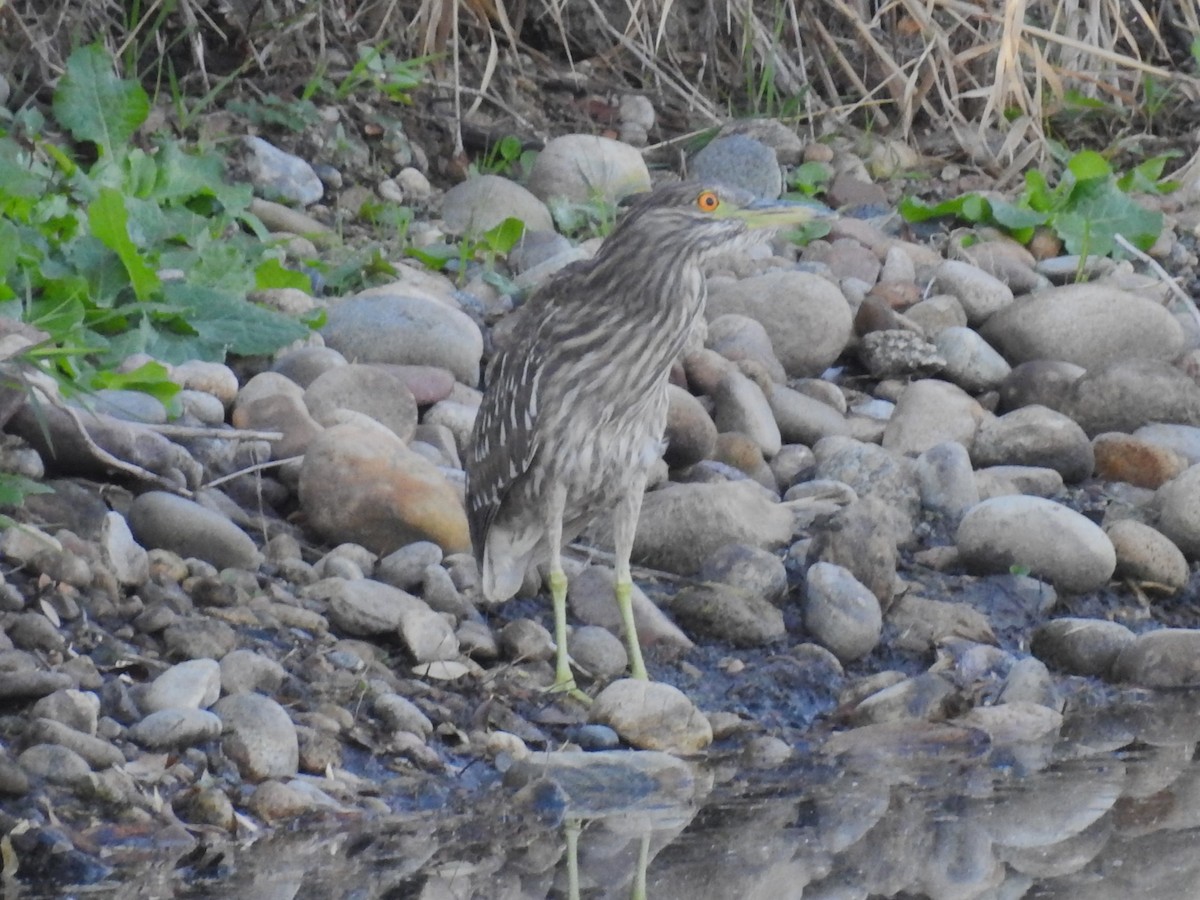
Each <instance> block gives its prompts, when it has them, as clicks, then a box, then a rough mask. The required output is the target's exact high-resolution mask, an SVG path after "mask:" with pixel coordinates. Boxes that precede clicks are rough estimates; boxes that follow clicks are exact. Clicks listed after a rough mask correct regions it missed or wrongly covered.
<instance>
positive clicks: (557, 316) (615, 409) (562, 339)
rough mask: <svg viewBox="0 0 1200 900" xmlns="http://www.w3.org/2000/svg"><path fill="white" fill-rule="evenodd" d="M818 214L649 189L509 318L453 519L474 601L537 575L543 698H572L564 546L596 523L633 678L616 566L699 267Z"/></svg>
mask: <svg viewBox="0 0 1200 900" xmlns="http://www.w3.org/2000/svg"><path fill="white" fill-rule="evenodd" d="M820 215H822V213H821V212H819V211H818V210H817V209H815V208H813V207H810V206H802V205H798V204H784V203H764V202H758V201H751V200H750V199H749V198H748V197H747V196H746V195H743V194H741V193H740V192H733V191H730V190H727V189H725V188H719V187H704V186H698V185H696V184H688V183H683V184H675V185H671V186H668V187H664V188H659V189H658V190H656V191H654V192H653V193H650V194H647V195H645V196H644V197H642V198H639V199H637V200H636V201H635V202H634V205H633V207H632V208H631V209H630V211H629V212H628V213H627V214H626V216H625V218H624V219H622V220H621V222H620V223H619V224H618V225H617V227H616V228H615V229H614V230H613V232H612V234H611V235H609V237H608V238H607V240H605V242H604V244H603V246H602V247H601V249H600V251H599V253H598V254H597V255H596V257H595V258H594V259H592V260H590V261H587V262H582V263H576V264H575V265H573V266H570V267H568V268H566V269H563V270H562V271H561V272H559V273H558V274H557V275H556V276H555V277H554V278H552V279H551V280H550V281H548V282H547V283H546V284H545V285H543V286H542V288H541V289H540V290H539V291H538V292H537V293H536V294H535V295H534V296H533V297H532V298H531V299H530V301H529V303H528V304H527V305H526V307H525V308H523V309H522V310H521V312H520V313H519V315H520V316H521V317H522V318H521V319H520V320H519V321H518V323H517V324H518V330H517V331H516V332H515V334H514V339H513V342H512V345H511V346H509V347H507V348H506V349H505V350H504V351H503V352H502V353H501V354H500V356H499V358H498V359H497V360H494V361H493V364H492V366H491V368H490V372H491V379H490V383H489V385H488V387H487V390H486V393H485V394H484V397H483V404H482V405H481V406H480V408H479V414H478V418H476V420H475V430H474V433H473V435H472V446H471V448H470V450H469V451H468V456H467V507H468V515H469V518H470V523H471V538H472V541H473V543H474V545H475V553H476V555H477V557H478V559H479V564H480V568H481V572H482V577H483V592H484V595H485V596H486V597H487V598H488V599H489V600H493V601H500V600H507V599H508V598H509V597H512V596H513V595H514V594H515V593H516V592H517V591H518V590H519V589H520V587H521V583H522V581H523V580H524V576H525V571H526V569H527V567H528V566H529V564H530V563H537V562H542V561H545V560H548V561H549V564H550V568H549V584H550V592H551V595H552V596H553V599H554V639H555V642H556V643H557V646H558V659H557V672H556V681H555V689H557V690H565V691H575V681H574V678H573V677H572V675H571V669H570V666H569V664H568V660H567V642H566V636H567V634H566V633H567V622H566V615H567V613H566V595H567V578H566V575H565V573H564V572H563V569H562V564H561V560H560V554H561V550H562V546H563V542H564V541H570V540H572V539H573V538H574V537H575V536H576V535H577V534H578V533H579V532H580V531H581V530H582V529H583V528H584V527H585V526H586V525H587V524H588V521H589V520H590V519H592V518H593V517H594V516H596V515H597V514H599V513H602V512H607V511H608V510H613V531H614V535H613V543H614V547H615V551H616V553H615V557H616V595H617V603H618V605H619V607H620V612H621V621H622V623H623V626H624V629H625V637H626V640H627V642H628V645H629V660H630V670H631V673H632V675H633V677H635V678H643V679H644V678H646V677H647V676H646V666H645V664H644V663H643V661H642V654H641V649H640V647H639V645H638V640H637V633H636V631H635V630H634V624H633V611H632V606H631V602H630V595H631V591H632V587H633V582H632V579H631V577H630V572H629V556H630V552H631V551H632V547H633V535H634V529H635V527H636V525H637V518H638V512H639V511H640V509H641V505H642V493H643V491H644V489H645V486H646V476H647V473H648V471H649V469H650V467H651V465H652V464H653V463H654V461H655V460H656V459H657V457H658V455H659V452H660V450H661V444H662V438H663V429H664V428H665V426H666V416H667V378H668V375H669V374H670V369H671V363H672V361H673V360H674V359H675V357H676V356H677V355H678V354H679V352H680V350H682V349H683V345H684V342H685V341H686V339H687V336H688V332H689V331H690V329H691V327H692V323H693V321H694V320H695V319H696V317H697V316H698V315H700V314H701V312H702V311H703V309H704V298H705V293H706V291H705V283H704V275H703V273H702V272H701V265H702V264H703V262H704V261H705V260H706V259H707V258H709V257H710V256H714V255H716V254H717V253H720V252H721V251H724V250H728V249H731V248H732V247H734V246H736V245H737V244H739V243H740V242H743V241H747V239H748V236H749V235H750V234H751V231H752V230H753V229H769V228H778V227H785V226H796V225H800V224H803V223H806V222H809V221H811V220H812V219H814V218H816V217H818V216H820ZM760 233H761V232H760Z"/></svg>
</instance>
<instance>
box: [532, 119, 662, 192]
mask: <svg viewBox="0 0 1200 900" xmlns="http://www.w3.org/2000/svg"><path fill="white" fill-rule="evenodd" d="M528 186H529V190H530V191H532V192H533V194H534V195H535V196H537V197H539V198H541V199H542V200H543V201H546V202H549V201H550V200H551V198H554V197H565V198H566V199H567V200H570V201H573V202H575V203H594V202H596V201H597V200H600V201H602V202H604V203H616V202H617V201H618V200H621V199H622V198H624V197H628V196H629V195H630V194H637V193H640V192H642V191H648V190H650V170H649V169H647V168H646V163H645V161H644V160H643V159H642V154H641V152H640V151H638V150H637V148H635V147H631V146H629V145H628V144H622V143H621V142H620V141H614V140H612V139H611V138H606V137H598V136H595V135H590V134H564V135H560V136H558V137H556V138H552V139H551V140H549V141H547V142H546V146H545V147H543V148H542V151H541V153H539V154H538V155H537V159H536V160H534V163H533V168H532V170H531V171H530V173H529V181H528Z"/></svg>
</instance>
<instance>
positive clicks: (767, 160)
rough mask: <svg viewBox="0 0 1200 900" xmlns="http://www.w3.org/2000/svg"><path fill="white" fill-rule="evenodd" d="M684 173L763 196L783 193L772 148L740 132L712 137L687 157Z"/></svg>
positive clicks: (699, 179) (761, 197)
mask: <svg viewBox="0 0 1200 900" xmlns="http://www.w3.org/2000/svg"><path fill="white" fill-rule="evenodd" d="M688 174H689V175H690V176H691V177H692V178H693V179H695V180H696V181H700V182H704V183H706V184H714V183H715V184H723V185H725V186H727V187H731V188H737V189H738V190H742V191H746V192H747V193H749V194H753V195H754V196H755V197H758V198H760V199H763V200H775V199H776V198H778V197H779V195H780V194H782V193H783V173H782V171H781V170H780V168H779V160H778V159H776V158H775V151H774V150H772V149H771V148H770V147H768V146H767V145H766V144H764V143H762V142H761V141H757V140H755V139H754V138H752V137H748V136H746V135H744V134H731V135H727V136H723V137H716V138H713V139H712V140H711V141H709V142H708V144H706V145H705V146H704V148H703V149H701V150H700V151H699V152H698V153H696V155H695V156H693V157H692V158H691V161H690V163H689V166H688Z"/></svg>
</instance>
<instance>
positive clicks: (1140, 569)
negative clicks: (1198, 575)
mask: <svg viewBox="0 0 1200 900" xmlns="http://www.w3.org/2000/svg"><path fill="white" fill-rule="evenodd" d="M1104 533H1105V534H1107V535H1108V539H1109V540H1110V541H1112V543H1113V548H1114V549H1115V550H1116V553H1117V570H1116V577H1118V578H1128V579H1130V580H1132V581H1135V582H1142V583H1145V582H1149V583H1151V584H1157V585H1164V586H1166V587H1167V588H1169V589H1171V590H1175V591H1179V590H1182V589H1183V588H1184V586H1185V585H1186V584H1187V582H1188V575H1189V569H1188V563H1187V559H1185V558H1184V555H1183V553H1182V552H1180V550H1179V548H1178V547H1177V546H1175V544H1174V543H1173V542H1172V541H1171V539H1170V538H1168V537H1167V536H1166V535H1165V534H1163V533H1162V532H1161V531H1158V530H1157V529H1155V528H1151V527H1150V526H1149V525H1146V524H1145V523H1143V522H1138V521H1137V520H1135V519H1118V520H1117V521H1115V522H1109V523H1107V524H1105V526H1104Z"/></svg>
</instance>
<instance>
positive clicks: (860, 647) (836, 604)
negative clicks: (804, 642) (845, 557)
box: [804, 562, 883, 663]
mask: <svg viewBox="0 0 1200 900" xmlns="http://www.w3.org/2000/svg"><path fill="white" fill-rule="evenodd" d="M804 627H805V628H806V629H807V630H808V631H809V633H811V634H812V636H813V637H814V638H816V640H817V643H819V644H820V645H821V646H822V647H825V648H826V649H828V650H831V651H832V652H833V655H834V656H836V657H837V658H838V660H839V661H840V662H843V663H846V662H851V661H852V660H856V659H860V658H861V657H863V656H866V655H867V654H868V653H870V652H871V651H872V650H873V649H874V648H875V645H876V644H878V643H879V638H880V634H881V631H882V627H883V615H882V612H881V610H880V606H879V601H878V600H877V599H876V597H875V595H874V594H872V593H871V591H870V590H868V589H867V588H866V587H865V586H864V585H863V584H862V583H861V582H860V581H858V580H857V579H856V578H855V577H854V576H853V575H852V574H851V573H850V572H849V571H848V570H846V569H844V568H842V567H841V566H837V565H834V564H833V563H827V562H818V563H814V564H813V565H812V566H810V567H809V569H808V573H807V575H806V576H805V597H804Z"/></svg>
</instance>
